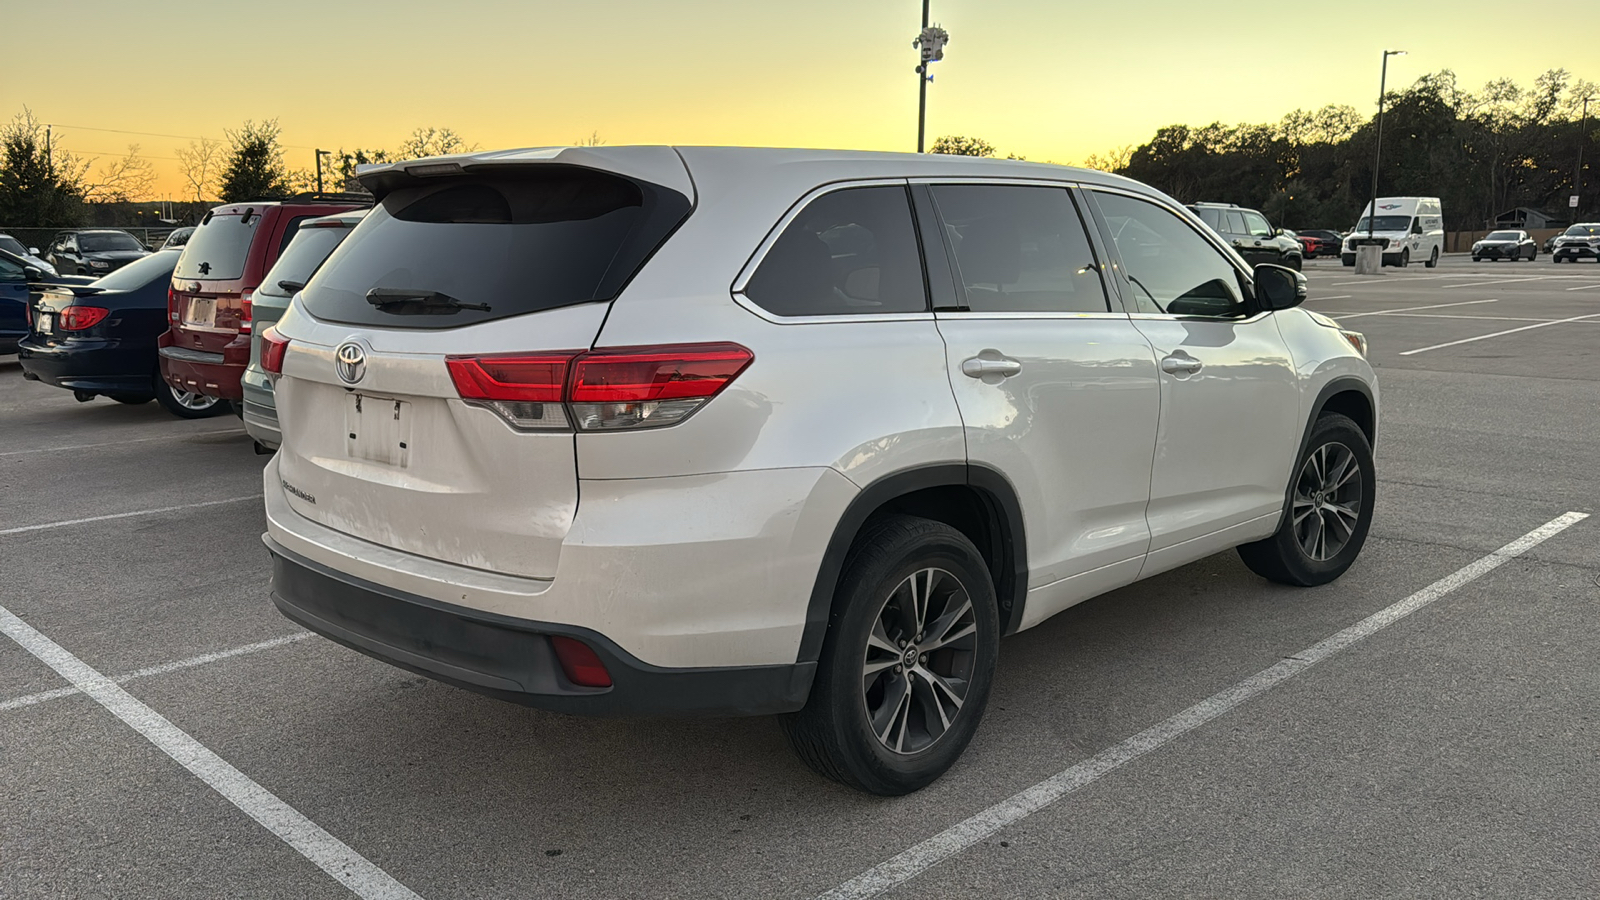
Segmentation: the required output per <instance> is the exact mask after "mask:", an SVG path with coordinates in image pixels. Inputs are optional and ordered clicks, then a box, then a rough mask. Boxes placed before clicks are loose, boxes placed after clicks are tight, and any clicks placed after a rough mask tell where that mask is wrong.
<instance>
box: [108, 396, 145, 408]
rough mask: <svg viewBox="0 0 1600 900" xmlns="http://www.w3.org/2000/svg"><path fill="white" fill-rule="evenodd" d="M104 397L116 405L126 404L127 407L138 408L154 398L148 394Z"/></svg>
mask: <svg viewBox="0 0 1600 900" xmlns="http://www.w3.org/2000/svg"><path fill="white" fill-rule="evenodd" d="M106 396H108V397H110V398H111V399H113V400H115V401H117V402H118V403H126V404H127V405H129V406H140V405H142V404H145V403H149V402H150V401H151V400H154V399H155V397H154V396H151V395H148V394H107V395H106Z"/></svg>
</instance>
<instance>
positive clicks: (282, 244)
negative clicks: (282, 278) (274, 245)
mask: <svg viewBox="0 0 1600 900" xmlns="http://www.w3.org/2000/svg"><path fill="white" fill-rule="evenodd" d="M309 218H312V217H311V216H295V217H294V218H292V219H290V220H289V224H288V226H286V227H285V228H284V229H283V240H281V241H279V242H278V252H277V254H276V255H274V256H273V257H272V258H273V259H277V258H278V257H279V256H282V255H283V251H284V250H286V249H288V247H289V242H290V241H292V240H294V236H295V234H297V233H298V232H299V231H300V223H302V222H304V221H305V220H307V219H309Z"/></svg>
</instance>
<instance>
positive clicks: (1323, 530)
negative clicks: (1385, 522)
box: [1290, 442, 1363, 562]
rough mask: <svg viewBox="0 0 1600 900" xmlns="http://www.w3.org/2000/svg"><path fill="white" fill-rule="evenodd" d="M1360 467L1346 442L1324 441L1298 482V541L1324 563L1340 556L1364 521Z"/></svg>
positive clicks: (1295, 513)
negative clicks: (1358, 526) (1358, 524)
mask: <svg viewBox="0 0 1600 900" xmlns="http://www.w3.org/2000/svg"><path fill="white" fill-rule="evenodd" d="M1362 489H1363V485H1362V483H1361V466H1360V464H1359V463H1357V462H1356V456H1355V454H1354V453H1353V452H1351V450H1350V448H1349V447H1346V446H1345V445H1344V444H1340V443H1336V442H1331V443H1327V444H1323V445H1322V446H1320V447H1318V448H1317V449H1315V450H1313V451H1312V452H1311V455H1310V456H1308V457H1306V462H1305V465H1304V466H1303V467H1302V468H1301V469H1300V477H1299V478H1298V479H1297V480H1296V482H1295V488H1294V503H1293V504H1292V509H1291V511H1290V512H1291V515H1292V516H1293V517H1294V535H1295V540H1296V541H1297V542H1299V544H1300V549H1301V550H1303V551H1305V554H1306V556H1308V557H1310V558H1311V559H1313V560H1316V561H1317V562H1325V561H1327V560H1330V559H1332V558H1334V557H1335V556H1338V555H1339V553H1340V551H1342V550H1344V548H1345V545H1346V544H1348V543H1349V542H1350V538H1351V537H1352V536H1354V534H1355V530H1356V525H1357V523H1359V522H1360V521H1361V503H1362V499H1363V496H1362V494H1363V490H1362Z"/></svg>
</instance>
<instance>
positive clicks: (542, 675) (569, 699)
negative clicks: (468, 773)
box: [263, 536, 816, 716]
mask: <svg viewBox="0 0 1600 900" xmlns="http://www.w3.org/2000/svg"><path fill="white" fill-rule="evenodd" d="M263 540H264V541H265V542H266V545H267V550H268V551H269V552H270V553H271V554H272V602H273V603H275V604H276V605H277V607H278V610H279V611H280V612H282V613H283V614H284V615H285V616H287V617H289V618H290V619H292V620H294V621H295V622H298V623H299V624H301V625H302V626H304V627H306V628H308V629H310V630H312V631H315V632H316V633H318V634H320V635H322V636H323V637H326V638H329V639H330V640H333V641H336V642H338V643H340V644H343V645H345V646H346V647H349V648H351V649H353V650H358V651H360V652H362V653H365V654H367V655H368V656H371V657H374V658H376V659H380V660H383V661H384V662H387V663H390V664H392V665H396V666H399V667H401V668H403V669H407V670H410V671H412V672H416V673H418V674H419V675H426V676H428V677H429V678H434V679H437V680H439V681H443V682H445V683H447V684H453V685H455V686H457V687H462V688H466V689H467V690H471V691H476V692H478V693H480V694H487V695H489V696H491V697H497V698H499V699H501V700H508V701H511V702H513V703H520V704H523V705H525V706H533V707H538V708H540V709H549V710H554V711H556V712H564V713H580V714H589V715H651V714H698V715H729V716H748V715H768V714H774V713H782V712H792V711H794V710H797V709H799V708H800V707H801V706H803V705H805V701H806V695H807V693H808V692H809V691H810V688H811V679H812V676H813V674H814V672H815V669H816V663H814V662H810V663H793V664H789V665H775V666H730V667H723V668H692V669H690V668H666V667H662V666H652V665H649V664H647V663H644V662H641V661H640V660H639V659H637V658H636V657H634V656H632V655H631V654H629V653H628V652H627V651H625V650H623V649H622V648H621V647H619V646H618V645H617V644H616V642H614V641H612V640H611V639H610V638H608V637H606V636H605V635H603V634H600V633H599V632H597V631H593V630H591V629H587V628H579V627H576V626H573V625H565V624H560V623H554V622H536V621H530V620H527V619H516V618H512V617H510V616H503V615H497V614H494V613H488V612H484V611H482V610H475V609H468V608H467V607H464V606H455V605H452V604H448V603H442V602H440V601H437V600H431V599H428V598H425V597H419V596H416V595H414V594H407V593H404V592H402V591H398V590H395V589H393V588H388V587H384V586H381V585H377V584H373V583H371V582H367V581H362V580H360V579H358V578H354V577H352V576H350V575H346V574H344V573H341V572H336V571H334V570H333V569H330V568H328V567H326V566H321V565H318V564H317V563H314V562H312V561H310V560H308V559H305V558H304V557H300V556H297V555H295V554H294V553H291V552H290V551H288V550H287V549H285V548H284V547H283V546H282V545H280V544H278V543H277V542H276V541H274V540H272V538H271V537H269V536H264V537H263ZM557 635H560V636H565V637H571V638H576V639H578V640H580V641H583V642H584V643H585V644H587V645H589V647H590V648H591V649H593V650H594V652H595V654H596V655H597V656H599V657H600V659H601V661H602V662H604V663H605V666H606V671H607V672H609V673H610V674H611V682H612V684H611V687H608V688H592V687H582V686H580V685H575V684H573V683H572V682H571V681H569V680H568V679H567V677H566V675H565V674H564V673H563V671H562V669H561V665H560V663H559V662H558V661H557V659H556V655H555V652H554V650H553V649H552V647H551V644H550V638H551V637H552V636H557Z"/></svg>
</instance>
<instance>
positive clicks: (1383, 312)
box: [1329, 299, 1500, 319]
mask: <svg viewBox="0 0 1600 900" xmlns="http://www.w3.org/2000/svg"><path fill="white" fill-rule="evenodd" d="M1499 302H1500V301H1499V299H1494V300H1462V301H1461V302H1459V303H1434V304H1430V305H1428V306H1402V307H1400V308H1399V309H1379V310H1373V311H1372V312H1358V313H1351V314H1349V315H1347V316H1341V317H1340V318H1342V319H1359V318H1361V317H1362V316H1392V315H1394V314H1395V313H1406V312H1416V311H1418V310H1423V309H1444V308H1445V307H1448V306H1471V305H1473V304H1474V303H1499ZM1329 315H1332V313H1329Z"/></svg>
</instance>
